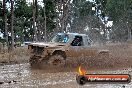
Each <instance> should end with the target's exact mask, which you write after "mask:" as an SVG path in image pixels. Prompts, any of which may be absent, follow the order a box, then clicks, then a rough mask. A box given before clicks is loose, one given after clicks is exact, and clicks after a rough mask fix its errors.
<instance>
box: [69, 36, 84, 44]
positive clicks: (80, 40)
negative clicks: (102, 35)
mask: <svg viewBox="0 0 132 88" xmlns="http://www.w3.org/2000/svg"><path fill="white" fill-rule="evenodd" d="M71 45H72V46H83V38H82V36H75V38H74V39H73V41H72V43H71Z"/></svg>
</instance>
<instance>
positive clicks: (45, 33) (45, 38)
mask: <svg viewBox="0 0 132 88" xmlns="http://www.w3.org/2000/svg"><path fill="white" fill-rule="evenodd" d="M46 28H47V27H46V13H45V3H44V40H45V42H46V41H47V29H46Z"/></svg>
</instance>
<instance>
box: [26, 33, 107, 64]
mask: <svg viewBox="0 0 132 88" xmlns="http://www.w3.org/2000/svg"><path fill="white" fill-rule="evenodd" d="M91 44H92V40H91V39H90V38H89V37H88V35H86V34H79V33H57V34H56V35H55V36H54V37H53V39H52V40H51V41H50V42H48V43H46V42H35V43H30V44H29V45H28V50H29V51H30V64H31V66H33V65H36V64H38V65H40V64H41V63H45V64H49V65H53V66H61V65H64V64H65V61H66V59H67V57H74V58H78V57H80V56H85V57H91V56H92V57H93V56H98V55H103V54H108V50H97V49H92V48H91ZM71 59H72V58H71Z"/></svg>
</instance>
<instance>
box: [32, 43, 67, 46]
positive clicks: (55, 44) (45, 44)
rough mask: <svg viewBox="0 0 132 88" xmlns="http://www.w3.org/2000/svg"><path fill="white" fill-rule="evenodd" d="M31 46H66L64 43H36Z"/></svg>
mask: <svg viewBox="0 0 132 88" xmlns="http://www.w3.org/2000/svg"><path fill="white" fill-rule="evenodd" d="M30 45H33V46H39V47H60V46H66V44H63V43H53V42H48V43H45V42H36V43H30Z"/></svg>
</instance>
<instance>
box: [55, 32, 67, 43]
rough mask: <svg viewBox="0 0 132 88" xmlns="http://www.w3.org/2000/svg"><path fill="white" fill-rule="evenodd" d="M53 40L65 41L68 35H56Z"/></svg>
mask: <svg viewBox="0 0 132 88" xmlns="http://www.w3.org/2000/svg"><path fill="white" fill-rule="evenodd" d="M53 41H54V42H58V43H67V42H68V41H69V36H68V35H67V34H61V35H56V37H55V38H54V39H53Z"/></svg>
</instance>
